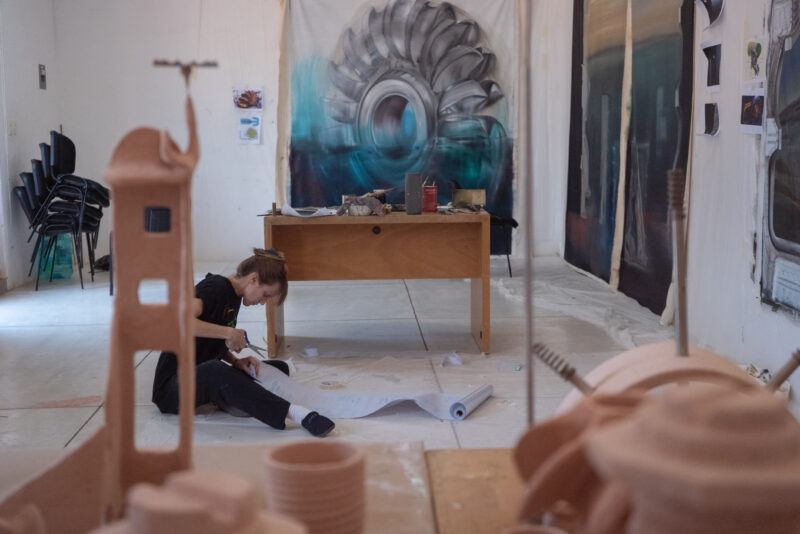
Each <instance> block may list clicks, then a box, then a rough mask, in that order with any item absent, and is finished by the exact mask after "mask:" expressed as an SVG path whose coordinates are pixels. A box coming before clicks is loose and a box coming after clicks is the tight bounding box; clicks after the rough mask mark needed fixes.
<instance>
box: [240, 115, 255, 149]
mask: <svg viewBox="0 0 800 534" xmlns="http://www.w3.org/2000/svg"><path fill="white" fill-rule="evenodd" d="M237 141H238V142H239V144H240V145H260V144H261V115H257V114H249V113H248V114H245V115H242V116H240V117H239V135H238V139H237Z"/></svg>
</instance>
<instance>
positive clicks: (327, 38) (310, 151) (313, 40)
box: [289, 0, 516, 217]
mask: <svg viewBox="0 0 800 534" xmlns="http://www.w3.org/2000/svg"><path fill="white" fill-rule="evenodd" d="M514 20H515V1H514V0H497V1H494V2H485V1H483V0H458V1H453V2H441V1H436V0H366V1H364V0H346V1H343V0H292V1H291V2H290V3H289V21H290V27H289V32H290V33H289V36H290V37H289V39H290V43H291V45H290V46H289V50H290V54H291V55H290V57H289V66H290V80H291V125H292V131H291V138H290V141H289V154H290V159H289V176H290V202H291V204H292V205H293V206H333V205H337V204H339V203H340V199H341V195H343V194H363V193H366V192H369V191H371V190H373V189H391V191H390V192H389V198H388V201H389V202H392V203H402V202H403V199H404V191H403V187H404V182H405V174H406V173H410V172H414V173H421V174H423V175H425V176H426V177H429V179H430V180H431V181H433V182H434V183H436V184H437V185H438V186H439V202H440V203H442V204H446V203H447V202H449V201H450V200H451V199H452V189H453V184H454V183H458V184H459V186H460V187H462V188H469V189H485V190H486V193H487V209H488V210H489V211H490V212H491V213H493V214H495V215H499V216H501V217H511V216H512V212H513V181H514V167H513V147H514V124H513V122H514V121H513V117H514V109H513V106H514V103H513V101H512V97H513V94H514V91H513V88H514V87H515V84H516V59H515V55H516V46H515V41H514V39H515V31H514V28H515V22H514Z"/></svg>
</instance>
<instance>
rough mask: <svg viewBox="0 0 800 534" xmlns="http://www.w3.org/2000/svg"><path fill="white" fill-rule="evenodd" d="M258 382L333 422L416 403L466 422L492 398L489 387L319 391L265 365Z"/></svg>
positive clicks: (291, 401) (427, 409)
mask: <svg viewBox="0 0 800 534" xmlns="http://www.w3.org/2000/svg"><path fill="white" fill-rule="evenodd" d="M256 382H258V383H259V384H261V386H263V387H264V388H265V389H267V390H268V391H271V392H272V393H274V394H275V395H278V396H279V397H281V398H284V399H286V400H287V401H289V402H290V403H293V404H300V405H302V406H305V407H306V408H309V409H312V410H316V411H318V412H320V413H321V414H323V415H325V416H326V417H332V418H333V419H357V418H359V417H366V416H367V415H370V414H373V413H375V412H377V411H378V410H380V409H382V408H386V407H388V406H393V405H395V404H400V403H402V402H407V401H408V402H413V403H414V404H416V405H417V406H419V407H420V408H422V409H423V410H425V411H426V412H428V413H429V414H431V415H432V416H434V417H436V418H437V419H443V420H444V419H451V420H452V419H455V420H461V419H465V418H466V417H468V416H469V414H471V413H472V412H474V411H475V410H476V409H477V408H478V407H479V406H480V405H481V404H483V402H484V401H485V400H486V399H488V398H489V397H491V396H492V392H493V388H492V386H491V385H489V384H484V385H482V386H479V387H477V388H476V389H474V390H473V391H471V392H469V393H468V394H466V395H454V394H448V393H423V394H413V393H411V394H402V393H400V394H398V393H391V394H386V395H371V394H365V393H350V392H347V391H342V390H335V391H319V390H317V389H316V388H314V387H311V386H307V385H305V384H301V383H299V382H296V381H294V380H292V379H291V378H289V377H288V376H286V375H285V374H283V373H282V372H280V371H279V370H278V369H276V368H275V367H273V366H271V365H267V364H263V363H262V364H261V365H260V367H259V372H258V378H257V379H256Z"/></svg>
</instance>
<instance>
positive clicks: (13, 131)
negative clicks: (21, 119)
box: [8, 121, 17, 137]
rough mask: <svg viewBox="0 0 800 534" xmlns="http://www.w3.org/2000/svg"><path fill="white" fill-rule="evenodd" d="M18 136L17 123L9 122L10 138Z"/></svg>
mask: <svg viewBox="0 0 800 534" xmlns="http://www.w3.org/2000/svg"><path fill="white" fill-rule="evenodd" d="M15 135H17V122H16V121H9V122H8V136H9V137H14V136H15Z"/></svg>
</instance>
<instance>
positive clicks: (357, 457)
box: [264, 440, 365, 534]
mask: <svg viewBox="0 0 800 534" xmlns="http://www.w3.org/2000/svg"><path fill="white" fill-rule="evenodd" d="M264 465H265V468H266V484H265V494H266V499H267V507H268V509H269V510H270V511H275V512H279V513H282V514H285V515H287V516H290V517H293V518H295V519H297V520H298V521H300V522H302V523H304V524H305V525H306V526H307V527H308V529H309V534H316V533H320V534H321V533H326V534H358V533H360V532H361V531H362V529H363V526H364V506H365V491H364V453H363V452H362V451H361V450H360V449H359V448H358V447H356V446H354V445H351V444H349V443H345V442H341V441H334V440H326V441H304V442H299V443H290V444H287V445H282V446H279V447H275V448H272V449H269V450H268V451H267V453H266V455H265V459H264Z"/></svg>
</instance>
